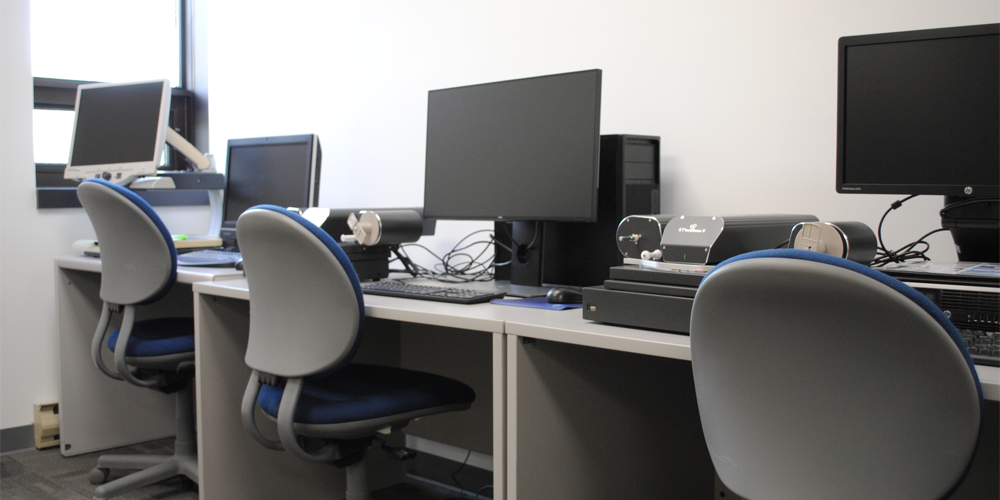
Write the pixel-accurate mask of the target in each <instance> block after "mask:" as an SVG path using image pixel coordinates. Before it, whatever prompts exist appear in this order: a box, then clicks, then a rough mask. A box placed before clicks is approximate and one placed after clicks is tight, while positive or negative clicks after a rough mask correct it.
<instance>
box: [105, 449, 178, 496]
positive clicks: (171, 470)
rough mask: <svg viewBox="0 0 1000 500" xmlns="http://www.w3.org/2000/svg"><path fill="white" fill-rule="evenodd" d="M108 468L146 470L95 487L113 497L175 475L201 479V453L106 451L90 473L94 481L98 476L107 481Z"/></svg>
mask: <svg viewBox="0 0 1000 500" xmlns="http://www.w3.org/2000/svg"><path fill="white" fill-rule="evenodd" d="M108 469H142V470H141V471H139V472H136V473H134V474H129V475H127V476H125V477H122V478H119V479H116V480H114V481H111V482H110V483H107V484H102V485H101V486H98V487H97V489H96V490H94V498H100V499H105V498H111V497H114V496H118V495H121V494H123V493H127V492H129V491H132V490H135V489H138V488H142V487H144V486H149V485H151V484H154V483H158V482H160V481H164V480H167V479H170V478H172V477H175V476H187V478H188V479H190V480H192V481H194V482H195V483H197V482H198V455H197V454H175V455H173V456H168V455H102V456H101V457H100V458H99V459H98V460H97V467H96V468H95V469H94V470H93V471H91V473H90V480H91V483H94V482H95V479H98V480H99V482H103V480H104V479H105V478H106V477H107V472H106V471H107V470H108Z"/></svg>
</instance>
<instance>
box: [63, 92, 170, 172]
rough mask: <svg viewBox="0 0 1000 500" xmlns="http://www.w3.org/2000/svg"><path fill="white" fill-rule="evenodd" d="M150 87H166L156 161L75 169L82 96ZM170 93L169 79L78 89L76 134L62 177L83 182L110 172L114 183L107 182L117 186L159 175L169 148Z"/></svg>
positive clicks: (155, 152) (73, 137) (158, 123)
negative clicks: (104, 90)
mask: <svg viewBox="0 0 1000 500" xmlns="http://www.w3.org/2000/svg"><path fill="white" fill-rule="evenodd" d="M151 83H161V84H162V86H163V88H162V90H161V93H160V115H159V116H158V117H157V126H156V144H155V145H154V147H153V158H152V159H150V160H146V161H138V162H122V163H104V164H94V165H80V166H75V165H73V149H74V147H75V146H76V125H77V120H78V119H79V117H80V99H81V97H82V96H83V93H84V92H86V91H87V90H91V89H98V88H108V87H127V86H133V85H148V84H151ZM170 92H171V88H170V80H166V79H163V80H147V81H141V82H127V83H86V84H82V85H79V86H77V88H76V103H75V105H74V108H73V109H74V113H73V132H72V135H71V137H70V143H69V158H67V160H66V170H65V172H64V174H63V178H66V179H80V180H82V179H88V178H91V177H101V175H102V174H104V173H105V172H107V173H109V174H110V175H111V179H108V180H110V181H112V182H114V181H124V180H126V179H128V178H134V177H139V176H144V175H156V172H157V170H158V168H159V166H160V162H161V161H162V159H163V149H164V147H166V141H167V126H168V125H167V122H168V120H169V118H170ZM115 174H121V178H120V179H118V178H116V177H117V176H116V175H115Z"/></svg>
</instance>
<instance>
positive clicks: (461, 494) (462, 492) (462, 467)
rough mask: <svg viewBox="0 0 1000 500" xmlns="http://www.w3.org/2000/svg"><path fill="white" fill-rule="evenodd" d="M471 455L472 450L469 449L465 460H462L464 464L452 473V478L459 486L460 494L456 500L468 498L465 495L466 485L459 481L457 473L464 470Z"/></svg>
mask: <svg viewBox="0 0 1000 500" xmlns="http://www.w3.org/2000/svg"><path fill="white" fill-rule="evenodd" d="M470 456H472V450H469V451H468V453H466V454H465V460H463V461H462V465H459V466H458V468H457V469H455V472H452V473H451V480H452V481H454V482H455V486H458V495H459V496H458V497H456V498H455V500H461V499H466V498H468V497H467V496H466V495H465V487H464V486H462V483H461V482H459V481H458V478H457V477H455V475H456V474H458V473H459V472H462V469H464V468H465V464H467V463H469V457H470Z"/></svg>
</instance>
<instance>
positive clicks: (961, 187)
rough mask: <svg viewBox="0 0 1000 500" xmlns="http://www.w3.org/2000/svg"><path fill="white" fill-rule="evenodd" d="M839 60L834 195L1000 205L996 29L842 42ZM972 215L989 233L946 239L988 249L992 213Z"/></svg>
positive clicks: (999, 40) (988, 208)
mask: <svg viewBox="0 0 1000 500" xmlns="http://www.w3.org/2000/svg"><path fill="white" fill-rule="evenodd" d="M839 53H840V56H839V80H838V99H837V179H836V186H837V192H839V193H875V194H907V195H909V194H929V195H944V196H946V203H951V202H955V201H958V200H959V199H960V198H958V197H986V198H987V199H990V198H993V199H995V198H996V197H997V196H998V195H1000V25H998V24H988V25H979V26H963V27H955V28H941V29H931V30H920V31H909V32H900V33H883V34H874V35H861V36H849V37H843V38H841V39H840V52H839ZM971 206H972V205H966V208H965V210H964V211H965V212H966V214H967V215H968V217H971V219H970V220H974V219H977V218H978V219H981V220H982V221H983V222H982V223H981V224H982V225H983V227H982V228H981V229H983V230H988V231H987V232H984V233H982V234H979V235H978V236H975V237H973V238H971V239H970V240H968V242H967V243H965V244H962V243H959V239H960V238H959V237H958V234H956V232H955V231H953V235H954V236H956V244H957V246H959V247H960V248H961V247H962V246H966V247H967V248H970V249H971V247H973V246H981V245H986V246H991V245H992V247H993V248H994V249H995V248H996V243H995V240H996V235H997V231H998V224H997V222H996V219H997V216H996V210H997V208H996V207H997V204H996V203H995V202H993V203H992V205H991V203H990V202H989V201H984V202H982V203H979V204H978V205H977V206H978V208H979V211H981V212H982V213H981V214H979V216H974V214H972V209H970V208H968V207H971ZM942 215H943V217H944V219H943V223H944V224H945V226H946V227H948V224H949V222H948V219H947V215H946V214H942ZM971 224H973V225H975V224H976V223H971ZM958 225H962V226H968V224H967V223H966V222H963V223H961V224H958ZM991 235H992V236H991ZM984 238H986V239H992V240H994V242H993V243H989V242H988V241H985V240H984ZM963 253H965V255H962V254H963ZM994 253H996V252H995V251H994V250H990V251H988V252H987V255H990V254H994ZM967 257H969V254H968V253H966V252H961V251H960V258H963V259H965V260H969V259H966V258H967ZM996 259H997V257H996V256H993V257H992V259H990V260H994V261H995V260H996ZM976 260H982V259H976Z"/></svg>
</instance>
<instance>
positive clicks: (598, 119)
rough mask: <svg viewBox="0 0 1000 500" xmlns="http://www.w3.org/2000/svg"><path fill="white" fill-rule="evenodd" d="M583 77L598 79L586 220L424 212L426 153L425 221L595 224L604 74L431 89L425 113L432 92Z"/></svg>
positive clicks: (593, 71) (565, 74)
mask: <svg viewBox="0 0 1000 500" xmlns="http://www.w3.org/2000/svg"><path fill="white" fill-rule="evenodd" d="M583 73H595V74H596V77H597V82H596V87H597V88H596V96H595V103H594V105H595V117H594V118H595V119H594V140H593V148H594V151H593V160H592V161H593V169H592V170H593V172H592V176H593V178H592V184H591V185H592V189H591V207H590V214H589V215H588V216H586V217H549V216H534V217H532V216H510V215H507V216H505V215H483V214H477V215H464V214H438V213H433V212H430V211H428V210H427V202H426V199H427V195H428V192H427V171H426V168H427V158H426V155H427V153H426V150H425V158H424V169H425V170H424V217H427V218H431V219H435V220H479V221H496V222H597V219H598V203H597V202H598V195H597V193H598V189H599V183H600V164H601V94H602V86H603V71H602V70H601V69H597V68H594V69H588V70H582V71H570V72H565V73H554V74H550V75H540V76H532V77H527V78H513V79H508V80H500V81H494V82H486V83H478V84H472V85H460V86H455V87H447V88H441V89H434V90H430V91H428V93H427V95H428V111H429V106H430V94H431V93H433V92H442V91H448V90H456V89H466V88H475V87H484V86H490V85H501V84H505V83H511V82H523V81H530V80H539V79H547V78H554V77H560V76H570V75H577V74H583ZM427 119H428V124H427V128H428V129H429V128H430V123H429V120H430V113H429V112H428V117H427Z"/></svg>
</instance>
